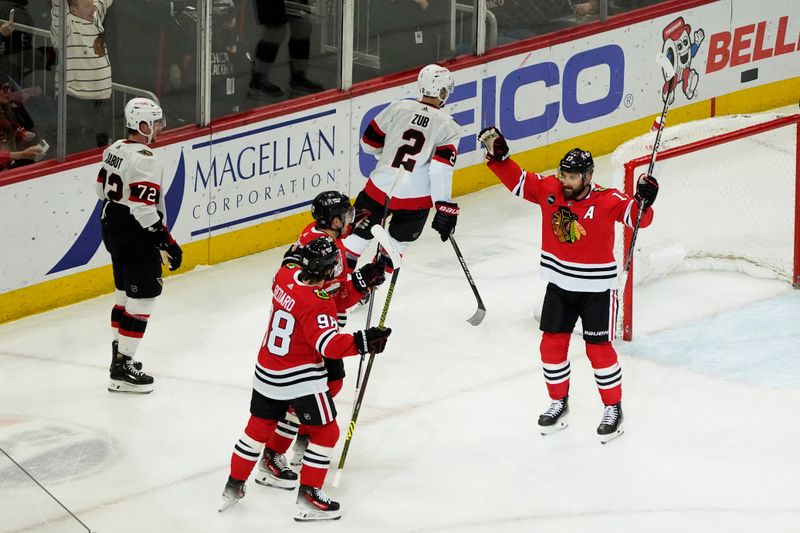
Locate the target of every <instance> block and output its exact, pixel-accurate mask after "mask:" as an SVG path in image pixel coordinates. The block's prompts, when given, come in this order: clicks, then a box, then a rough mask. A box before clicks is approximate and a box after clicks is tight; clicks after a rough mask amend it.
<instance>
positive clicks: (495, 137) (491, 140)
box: [478, 126, 509, 161]
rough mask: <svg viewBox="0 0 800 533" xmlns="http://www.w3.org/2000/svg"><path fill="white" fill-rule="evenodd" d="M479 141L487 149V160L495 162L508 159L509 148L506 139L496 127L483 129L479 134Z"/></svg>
mask: <svg viewBox="0 0 800 533" xmlns="http://www.w3.org/2000/svg"><path fill="white" fill-rule="evenodd" d="M478 140H479V141H480V142H481V143H483V146H484V147H485V148H486V159H494V160H495V161H504V160H506V159H508V153H509V148H508V143H507V142H506V138H505V137H503V134H502V133H500V130H498V129H497V128H495V127H494V126H492V127H490V128H483V129H482V130H481V132H480V133H479V134H478Z"/></svg>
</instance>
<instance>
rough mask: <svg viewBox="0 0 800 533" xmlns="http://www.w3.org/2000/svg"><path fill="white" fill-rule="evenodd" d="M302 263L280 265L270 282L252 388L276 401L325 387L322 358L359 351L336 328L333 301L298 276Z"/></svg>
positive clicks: (303, 394) (352, 341)
mask: <svg viewBox="0 0 800 533" xmlns="http://www.w3.org/2000/svg"><path fill="white" fill-rule="evenodd" d="M300 272H301V269H300V267H298V266H297V265H293V264H290V265H287V266H284V267H281V268H280V269H279V270H278V273H277V274H275V279H274V280H273V282H272V313H271V314H270V317H269V326H268V327H267V333H266V335H264V341H263V342H262V343H261V350H260V351H259V352H258V362H257V363H256V371H255V376H254V377H253V388H254V389H255V390H257V391H258V392H259V393H260V394H262V395H264V396H267V397H269V398H274V399H276V400H291V399H293V398H300V397H302V396H308V395H311V394H316V393H318V392H324V391H327V390H328V380H327V375H328V373H327V372H326V370H325V364H324V363H323V360H322V357H323V356H325V357H328V358H330V359H341V358H342V357H346V356H348V355H355V354H357V353H358V350H357V349H356V345H355V341H354V340H353V336H352V335H350V334H347V333H340V332H339V326H338V325H337V324H336V305H335V304H334V303H333V300H332V299H331V296H330V295H329V294H328V293H327V292H326V291H325V290H324V289H321V288H318V287H313V286H310V285H307V284H305V283H303V282H301V281H300V278H299V274H300Z"/></svg>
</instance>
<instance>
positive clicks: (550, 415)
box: [539, 396, 569, 435]
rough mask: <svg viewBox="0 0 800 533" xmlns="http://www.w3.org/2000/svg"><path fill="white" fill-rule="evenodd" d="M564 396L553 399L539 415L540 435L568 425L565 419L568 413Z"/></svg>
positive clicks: (566, 397)
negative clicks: (559, 398)
mask: <svg viewBox="0 0 800 533" xmlns="http://www.w3.org/2000/svg"><path fill="white" fill-rule="evenodd" d="M568 398H569V396H565V397H564V398H563V399H561V400H553V402H552V403H551V404H550V407H549V408H548V409H547V411H545V412H544V413H542V414H541V416H539V431H540V432H541V434H542V435H549V434H550V433H555V432H556V431H558V430H560V429H564V428H565V427H567V426H568V425H569V422H568V420H567V418H568V415H569V405H568V403H567V399H568Z"/></svg>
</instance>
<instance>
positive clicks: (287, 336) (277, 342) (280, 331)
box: [264, 309, 295, 357]
mask: <svg viewBox="0 0 800 533" xmlns="http://www.w3.org/2000/svg"><path fill="white" fill-rule="evenodd" d="M294 324H295V320H294V317H293V316H292V315H290V314H289V313H287V312H286V311H284V310H283V309H278V310H276V311H275V312H274V313H272V323H271V324H270V325H269V333H268V334H267V338H266V339H264V344H265V345H266V347H267V348H268V349H269V353H271V354H272V355H277V356H279V357H283V356H284V355H286V354H287V353H289V344H290V343H291V341H292V333H294Z"/></svg>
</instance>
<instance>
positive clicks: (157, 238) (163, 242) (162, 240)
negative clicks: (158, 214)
mask: <svg viewBox="0 0 800 533" xmlns="http://www.w3.org/2000/svg"><path fill="white" fill-rule="evenodd" d="M147 235H148V236H149V237H150V242H152V243H153V246H155V247H156V248H158V249H159V250H166V249H167V245H168V244H169V242H168V239H169V238H168V237H167V235H169V233H168V232H167V228H165V227H164V224H163V223H162V222H161V221H160V220H159V221H158V222H156V223H155V224H153V225H152V226H149V227H148V228H147Z"/></svg>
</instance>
